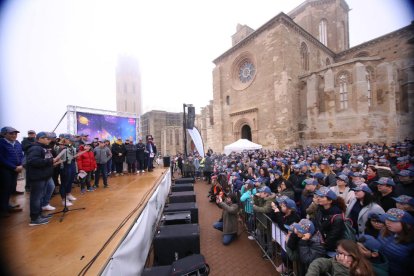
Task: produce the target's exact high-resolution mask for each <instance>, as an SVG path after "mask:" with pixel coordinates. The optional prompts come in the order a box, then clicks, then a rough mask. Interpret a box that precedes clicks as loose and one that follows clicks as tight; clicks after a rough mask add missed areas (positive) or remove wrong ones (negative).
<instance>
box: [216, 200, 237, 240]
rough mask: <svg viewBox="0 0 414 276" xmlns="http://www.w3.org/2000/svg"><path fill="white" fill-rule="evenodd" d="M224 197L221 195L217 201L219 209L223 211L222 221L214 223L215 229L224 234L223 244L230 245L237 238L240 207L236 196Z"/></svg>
mask: <svg viewBox="0 0 414 276" xmlns="http://www.w3.org/2000/svg"><path fill="white" fill-rule="evenodd" d="M223 196H224V194H221V195H219V196H217V199H216V203H217V205H218V207H220V208H221V209H223V214H222V219H221V220H220V221H217V222H216V223H214V224H213V227H214V228H215V229H217V230H220V231H222V232H223V244H224V245H229V244H230V243H231V242H232V241H233V240H234V239H235V238H236V237H237V230H238V217H237V215H238V212H239V205H238V204H237V196H236V195H235V194H229V195H228V196H227V197H225V198H223Z"/></svg>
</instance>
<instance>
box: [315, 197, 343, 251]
mask: <svg viewBox="0 0 414 276" xmlns="http://www.w3.org/2000/svg"><path fill="white" fill-rule="evenodd" d="M341 213H342V211H341V209H340V208H339V207H338V206H336V205H333V206H331V208H329V209H325V208H323V206H318V209H317V210H316V214H315V218H314V219H313V224H314V225H315V228H316V229H317V230H319V232H320V233H321V234H322V237H323V238H324V239H325V248H326V250H327V251H335V249H336V243H337V242H338V241H339V240H340V239H342V238H343V236H344V231H345V224H344V221H343V219H342V217H341V216H336V217H335V219H334V220H333V221H332V223H331V218H332V216H333V215H336V214H341Z"/></svg>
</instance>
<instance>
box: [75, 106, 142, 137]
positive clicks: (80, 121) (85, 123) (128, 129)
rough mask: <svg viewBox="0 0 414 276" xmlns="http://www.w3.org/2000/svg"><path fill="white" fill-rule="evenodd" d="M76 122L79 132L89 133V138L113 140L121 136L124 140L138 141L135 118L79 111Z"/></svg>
mask: <svg viewBox="0 0 414 276" xmlns="http://www.w3.org/2000/svg"><path fill="white" fill-rule="evenodd" d="M76 123H77V129H78V134H81V133H85V134H88V135H89V139H93V138H95V137H98V138H99V139H107V140H109V141H111V142H113V141H115V140H116V139H117V138H118V137H121V138H122V140H123V141H125V139H130V140H133V141H134V142H136V119H135V118H126V117H118V116H111V115H100V114H92V113H84V112H77V113H76Z"/></svg>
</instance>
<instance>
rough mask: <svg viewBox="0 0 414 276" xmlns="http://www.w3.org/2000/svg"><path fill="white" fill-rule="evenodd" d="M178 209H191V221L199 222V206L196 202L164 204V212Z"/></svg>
mask: <svg viewBox="0 0 414 276" xmlns="http://www.w3.org/2000/svg"><path fill="white" fill-rule="evenodd" d="M178 211H190V213H191V223H198V206H197V203H196V202H185V203H170V204H166V205H165V206H164V214H166V213H171V212H178Z"/></svg>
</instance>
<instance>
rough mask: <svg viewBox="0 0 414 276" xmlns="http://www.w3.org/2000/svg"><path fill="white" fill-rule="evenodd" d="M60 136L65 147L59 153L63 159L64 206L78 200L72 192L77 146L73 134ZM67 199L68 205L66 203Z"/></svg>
mask: <svg viewBox="0 0 414 276" xmlns="http://www.w3.org/2000/svg"><path fill="white" fill-rule="evenodd" d="M59 137H60V138H61V140H60V141H61V143H62V144H63V147H62V148H61V149H60V151H59V152H58V155H59V154H60V153H61V152H62V151H65V152H64V153H63V154H61V157H60V159H61V160H62V164H61V166H60V168H61V173H60V177H61V179H62V180H61V184H60V191H59V192H60V196H61V197H62V205H63V206H72V205H73V203H72V202H73V201H75V200H76V197H74V196H73V195H72V194H71V191H72V184H73V182H74V181H75V176H76V160H75V159H76V148H75V146H74V142H75V139H74V137H73V136H72V135H71V134H60V135H59ZM65 201H66V205H65Z"/></svg>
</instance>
